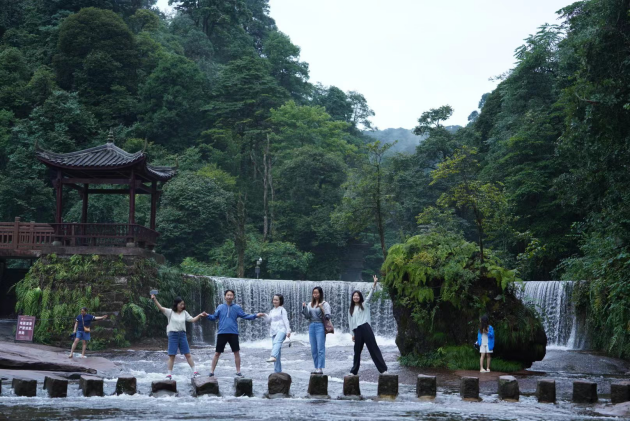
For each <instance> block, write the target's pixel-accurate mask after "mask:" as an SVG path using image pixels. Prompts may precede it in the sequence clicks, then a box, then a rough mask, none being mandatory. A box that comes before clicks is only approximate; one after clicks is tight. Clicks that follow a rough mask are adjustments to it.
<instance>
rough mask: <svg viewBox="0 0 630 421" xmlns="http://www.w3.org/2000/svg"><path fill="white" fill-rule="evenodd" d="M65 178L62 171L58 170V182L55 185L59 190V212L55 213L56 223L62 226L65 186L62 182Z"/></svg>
mask: <svg viewBox="0 0 630 421" xmlns="http://www.w3.org/2000/svg"><path fill="white" fill-rule="evenodd" d="M62 178H63V174H62V173H61V170H57V180H56V183H55V188H56V189H57V210H56V212H55V222H56V223H58V224H61V218H62V212H63V184H62V183H61V180H62Z"/></svg>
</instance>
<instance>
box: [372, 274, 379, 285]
mask: <svg viewBox="0 0 630 421" xmlns="http://www.w3.org/2000/svg"><path fill="white" fill-rule="evenodd" d="M372 278H374V286H376V284H377V283H378V276H376V275H372Z"/></svg>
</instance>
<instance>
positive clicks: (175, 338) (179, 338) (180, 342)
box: [168, 332, 190, 355]
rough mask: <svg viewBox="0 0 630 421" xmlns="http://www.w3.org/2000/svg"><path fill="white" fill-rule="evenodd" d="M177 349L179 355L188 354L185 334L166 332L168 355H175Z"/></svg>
mask: <svg viewBox="0 0 630 421" xmlns="http://www.w3.org/2000/svg"><path fill="white" fill-rule="evenodd" d="M177 348H179V352H180V353H181V354H190V347H188V338H186V332H168V355H177Z"/></svg>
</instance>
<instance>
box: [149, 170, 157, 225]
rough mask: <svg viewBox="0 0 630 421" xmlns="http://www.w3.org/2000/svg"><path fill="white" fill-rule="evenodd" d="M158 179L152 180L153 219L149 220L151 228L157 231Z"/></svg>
mask: <svg viewBox="0 0 630 421" xmlns="http://www.w3.org/2000/svg"><path fill="white" fill-rule="evenodd" d="M157 199H158V191H157V181H153V182H151V220H150V222H149V228H151V229H152V230H153V231H155V214H156V211H157Z"/></svg>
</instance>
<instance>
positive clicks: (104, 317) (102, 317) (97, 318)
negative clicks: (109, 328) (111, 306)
mask: <svg viewBox="0 0 630 421" xmlns="http://www.w3.org/2000/svg"><path fill="white" fill-rule="evenodd" d="M103 319H107V314H106V315H104V316H101V317H95V318H94V320H103Z"/></svg>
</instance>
